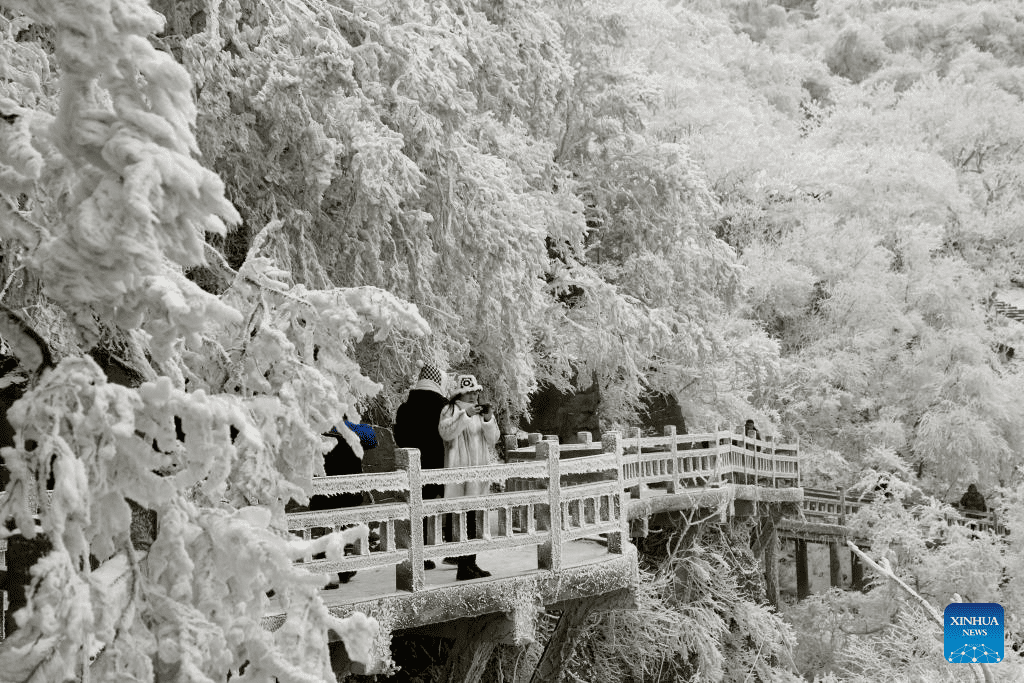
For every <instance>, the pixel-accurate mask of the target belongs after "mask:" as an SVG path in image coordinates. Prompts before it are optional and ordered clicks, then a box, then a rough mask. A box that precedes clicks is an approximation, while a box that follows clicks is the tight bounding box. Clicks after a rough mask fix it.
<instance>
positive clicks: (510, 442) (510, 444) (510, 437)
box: [505, 434, 519, 462]
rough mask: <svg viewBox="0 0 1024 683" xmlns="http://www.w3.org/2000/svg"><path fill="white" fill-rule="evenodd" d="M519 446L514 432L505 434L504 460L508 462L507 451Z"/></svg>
mask: <svg viewBox="0 0 1024 683" xmlns="http://www.w3.org/2000/svg"><path fill="white" fill-rule="evenodd" d="M517 448H519V437H518V436H516V435H515V434H506V435H505V462H508V452H509V451H514V450H515V449H517Z"/></svg>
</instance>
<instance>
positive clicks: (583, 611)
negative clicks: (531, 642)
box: [530, 598, 598, 683]
mask: <svg viewBox="0 0 1024 683" xmlns="http://www.w3.org/2000/svg"><path fill="white" fill-rule="evenodd" d="M597 606H598V602H597V601H596V600H595V599H593V598H588V599H583V600H573V601H571V602H569V603H567V604H566V605H565V607H564V608H563V609H562V616H560V617H559V618H558V625H557V626H555V631H554V633H552V634H551V639H550V640H548V644H547V645H546V646H545V647H544V654H543V655H541V658H540V662H538V664H537V668H536V670H535V671H534V672H533V678H531V679H530V683H560V681H561V680H562V676H563V674H564V669H565V664H566V662H568V661H569V658H570V657H572V651H573V650H574V649H575V648H576V642H577V641H578V640H579V638H580V634H581V633H582V632H583V627H584V626H585V625H586V623H587V617H589V616H590V613H591V612H593V611H594V609H595V608H596V607H597Z"/></svg>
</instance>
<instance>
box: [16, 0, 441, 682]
mask: <svg viewBox="0 0 1024 683" xmlns="http://www.w3.org/2000/svg"><path fill="white" fill-rule="evenodd" d="M0 6H2V7H3V8H4V9H3V13H2V14H0V31H2V32H3V33H4V35H3V37H2V39H0V70H2V71H3V73H2V74H0V114H3V119H2V120H0V194H2V198H0V240H2V242H3V248H4V253H5V255H7V256H17V257H18V258H19V259H20V264H21V267H22V268H23V269H24V271H25V273H27V274H28V276H29V277H30V278H33V281H34V282H35V281H37V282H39V283H40V285H41V288H42V296H40V297H39V299H38V301H37V302H36V306H35V309H34V310H35V319H36V320H37V322H38V320H42V319H45V320H49V321H55V322H54V324H53V326H52V329H53V330H59V335H58V336H59V337H60V344H58V345H57V346H58V347H59V348H58V351H59V353H55V355H57V356H59V358H58V359H57V360H58V362H57V363H56V365H54V366H52V367H50V368H44V369H43V370H42V372H41V373H39V374H37V375H35V376H34V377H33V378H32V379H31V380H29V386H28V387H27V389H26V392H25V394H24V396H23V398H22V399H21V400H20V401H18V402H17V403H16V404H15V405H14V407H13V408H12V409H11V410H10V411H9V413H8V417H9V419H10V421H11V423H12V424H13V425H14V427H15V428H16V435H15V446H14V447H13V448H7V449H5V450H4V452H3V457H4V460H5V462H6V465H7V467H8V468H9V470H10V473H11V482H10V485H9V487H8V490H7V492H6V496H5V497H4V498H3V500H2V503H0V517H2V518H3V519H5V520H8V519H13V520H14V521H15V522H16V523H15V524H10V525H9V529H8V530H7V531H4V532H3V533H5V534H10V533H20V534H22V535H24V536H26V537H30V538H31V537H33V536H35V535H36V534H38V533H43V534H45V535H46V536H47V538H48V539H49V541H50V543H51V544H52V551H51V552H49V553H48V554H47V555H45V556H44V557H43V558H42V559H41V560H40V561H39V562H38V563H37V565H36V566H35V567H34V569H33V570H32V575H33V578H32V584H31V587H30V589H29V592H28V605H27V607H26V608H25V609H23V610H22V611H21V612H20V613H19V614H18V616H17V622H18V626H19V628H18V629H17V630H16V631H15V632H14V633H13V634H12V635H11V637H9V638H8V639H7V640H6V641H3V643H2V644H0V672H2V678H3V680H5V681H26V682H28V681H33V682H36V681H38V682H40V683H41V682H44V681H45V682H52V681H61V680H76V679H83V678H87V677H91V678H92V679H93V680H103V681H169V680H174V681H188V682H196V683H198V682H200V681H203V682H207V681H211V680H221V681H222V680H225V677H226V676H227V675H228V674H229V673H232V674H233V678H232V680H239V681H272V680H277V681H293V682H296V683H298V682H303V683H305V682H312V681H322V680H333V674H332V672H331V667H330V662H329V657H328V650H327V642H328V631H329V630H333V631H335V632H336V633H338V634H339V635H340V636H341V637H342V639H343V640H344V642H345V645H346V647H347V649H348V652H349V655H350V656H351V657H352V659H354V660H357V661H360V660H362V661H365V660H367V659H368V657H369V656H370V655H369V644H370V642H371V640H372V638H373V636H374V634H375V631H376V624H375V623H374V622H373V621H372V620H370V619H367V618H366V617H364V616H362V615H355V616H353V617H351V618H348V619H343V620H339V619H337V618H335V617H332V616H331V615H330V614H329V613H328V612H327V609H326V608H325V607H324V605H323V603H322V601H321V600H320V598H319V597H318V587H319V585H320V584H321V583H322V579H321V577H319V576H316V575H311V574H309V573H308V572H306V571H304V570H302V569H301V568H296V567H295V566H293V564H292V563H293V560H294V559H295V558H297V557H301V556H302V555H304V554H305V553H306V552H309V551H310V550H311V549H310V548H309V547H308V545H307V544H305V543H304V542H302V541H296V540H295V539H294V538H291V537H289V536H288V535H287V534H286V533H285V532H284V531H283V526H284V525H283V521H284V516H283V515H284V513H283V511H284V504H285V503H286V502H287V501H288V500H289V499H291V498H295V499H298V500H304V499H305V498H306V496H307V495H308V493H309V491H310V485H311V477H312V475H313V474H314V473H315V472H316V471H317V470H319V471H320V473H322V460H321V458H320V457H319V456H320V455H321V454H322V453H323V452H324V451H325V443H324V442H323V440H322V438H321V437H320V436H319V435H320V434H321V433H322V432H323V431H326V430H327V429H329V428H330V427H331V426H332V425H335V424H340V423H341V417H342V415H343V414H345V413H347V414H348V415H349V417H356V416H357V415H358V411H357V408H356V402H357V401H358V400H360V399H363V398H365V397H367V396H370V395H372V394H373V393H374V392H376V391H377V390H378V389H379V385H377V384H375V383H374V382H372V381H370V380H369V379H368V378H367V377H365V376H364V375H363V374H362V373H361V372H360V368H359V366H358V365H357V364H356V363H355V362H354V361H353V360H352V345H353V344H354V343H355V342H357V341H359V340H360V339H362V338H363V337H364V335H366V334H367V333H371V332H372V333H373V334H374V335H375V338H378V339H379V338H382V337H383V336H384V335H387V334H388V333H389V332H391V331H392V330H401V331H403V332H404V333H407V334H411V335H418V334H422V333H425V332H426V331H427V327H426V323H425V322H424V320H423V319H422V318H421V317H420V315H419V314H418V312H417V311H416V308H415V307H414V306H411V305H408V304H405V303H403V302H402V301H400V300H398V299H397V298H395V297H394V296H392V295H390V294H389V293H387V292H385V291H384V290H381V289H377V288H373V287H362V288H349V289H323V290H310V289H307V288H306V287H304V286H303V285H300V284H295V282H294V280H293V279H292V278H291V277H290V276H289V273H287V272H285V271H282V270H280V269H278V268H277V267H276V266H275V265H274V263H273V262H272V261H271V260H270V259H269V258H267V257H266V256H264V255H263V254H262V253H261V247H262V244H263V241H264V238H265V237H266V236H267V235H269V234H271V233H273V232H274V231H275V230H278V229H280V227H281V225H282V223H281V222H280V221H276V222H271V223H270V224H268V225H267V226H266V227H265V228H264V229H263V231H262V232H261V233H260V236H259V237H258V238H257V239H255V240H253V242H252V246H251V248H250V250H249V254H248V257H247V258H246V260H245V262H244V264H243V265H242V266H241V267H240V268H239V269H238V270H237V271H232V270H230V269H228V268H227V267H226V266H225V265H224V264H223V263H222V262H218V265H217V267H218V268H220V269H221V270H224V271H225V272H226V273H227V275H226V277H227V278H228V279H229V284H228V285H227V286H226V288H225V289H224V290H223V292H222V293H220V294H219V295H216V296H215V295H213V294H210V293H208V292H206V291H204V290H203V289H201V288H200V287H199V286H197V285H196V284H195V283H193V282H192V281H190V280H189V279H188V278H187V277H186V276H185V274H184V270H185V269H187V268H191V267H194V266H199V265H203V264H205V263H206V262H207V259H208V258H209V257H214V258H216V253H215V252H214V251H213V250H212V249H210V248H209V247H208V245H207V243H206V240H205V238H206V235H207V234H211V233H212V234H220V235H223V234H224V233H225V230H226V228H227V226H228V225H230V224H232V223H235V222H237V221H238V220H239V216H238V213H237V212H236V210H235V208H234V207H233V206H232V204H231V203H230V202H229V201H228V200H227V199H226V198H225V189H224V185H223V183H222V182H221V180H220V179H219V178H218V176H217V175H216V174H214V173H212V172H210V171H209V170H207V169H206V168H204V167H203V165H202V164H201V163H200V161H199V160H198V159H197V146H196V142H195V138H194V135H193V126H194V123H195V119H196V109H195V105H194V102H193V92H192V82H191V80H190V78H189V75H188V74H187V72H186V71H185V70H184V69H183V68H182V67H181V66H180V65H179V64H177V63H176V62H175V61H174V59H173V58H172V57H171V56H170V55H169V54H167V53H165V52H162V51H159V50H157V49H155V48H154V46H153V44H152V43H151V41H150V38H151V36H152V35H153V34H154V33H156V32H157V31H159V30H160V29H161V26H162V22H163V19H162V17H161V16H160V15H158V14H156V13H155V12H153V11H152V10H151V9H150V8H149V6H148V5H147V3H146V2H145V1H144V0H91V1H87V2H48V1H45V0H40V1H28V2H19V1H18V0H12V1H10V2H8V1H7V0H4V1H3V2H0ZM24 31H35V32H37V33H38V35H39V36H40V37H41V40H40V41H23V40H19V39H18V37H19V35H21V34H22V32H24ZM42 44H49V45H51V46H52V51H50V50H44V49H42V47H41V45H42ZM40 311H42V312H43V313H40ZM16 327H17V326H16V325H4V326H3V337H4V340H5V341H6V342H7V343H8V344H9V345H10V346H11V347H12V350H13V352H14V353H15V354H16V355H19V354H20V355H21V356H25V353H26V352H25V350H24V349H23V348H21V347H20V346H19V344H20V338H19V337H18V335H17V334H16V329H15V328H16ZM12 330H13V331H14V332H15V333H14V334H12V333H11V332H12ZM111 336H115V337H116V338H117V339H119V340H121V343H122V345H123V347H124V348H125V349H126V353H128V354H129V355H131V356H132V358H134V359H135V360H136V361H137V363H138V365H139V368H138V369H139V371H140V374H141V375H142V376H143V377H145V378H146V379H147V381H145V382H143V383H142V384H141V385H140V386H138V387H136V388H128V387H124V386H120V385H117V384H113V383H111V382H108V381H107V379H106V377H105V375H104V373H103V371H102V370H101V369H100V367H99V366H98V365H97V364H96V363H95V362H94V361H93V360H92V359H91V358H90V357H89V356H88V355H86V354H85V351H86V350H88V349H89V348H90V347H92V346H93V345H94V344H95V343H96V342H97V341H98V340H99V339H100V338H101V337H104V338H109V337H111ZM26 360H27V359H26ZM348 436H349V437H350V441H351V443H352V445H353V447H354V448H355V449H356V451H357V452H361V451H360V449H359V445H358V440H357V439H356V438H355V436H354V435H351V434H350V435H348ZM51 475H52V477H53V481H54V484H53V489H52V492H51V494H50V496H51V502H50V504H49V505H48V506H47V505H44V506H42V509H41V510H40V513H39V515H38V517H37V518H33V516H32V514H31V513H30V510H31V509H32V508H33V506H34V505H33V503H34V501H35V500H37V499H41V498H43V497H44V496H45V488H46V484H47V480H48V479H49V478H50V477H51ZM129 501H132V502H134V503H136V504H137V505H139V506H142V507H143V508H148V509H150V510H153V511H155V513H156V515H157V517H158V520H159V529H158V533H157V534H156V536H155V539H154V540H153V543H152V546H151V547H150V548H149V550H148V552H140V551H139V550H137V549H135V548H133V545H132V542H131V537H130V525H131V521H132V512H131V507H130V504H129ZM257 505H258V506H259V507H256V506H257ZM352 533H358V532H352ZM340 536H342V535H341V534H334V535H332V536H329V537H325V538H324V539H320V540H318V541H316V542H314V543H316V544H317V546H318V547H317V548H316V549H315V550H313V551H314V552H318V551H323V550H326V551H327V552H328V554H336V553H338V552H340V551H341V549H342V548H343V544H344V539H343V538H341V537H340ZM271 590H273V591H275V592H276V594H277V596H278V598H279V599H280V601H281V604H283V605H284V607H285V609H286V611H287V620H286V622H285V624H284V625H283V626H282V627H281V628H280V629H279V630H277V631H274V632H270V631H267V630H265V629H264V628H263V627H262V625H261V619H262V617H263V615H264V613H265V611H266V608H267V600H268V598H267V592H268V591H271ZM90 662H91V664H90ZM243 666H244V673H241V674H239V671H240V669H242V668H243Z"/></svg>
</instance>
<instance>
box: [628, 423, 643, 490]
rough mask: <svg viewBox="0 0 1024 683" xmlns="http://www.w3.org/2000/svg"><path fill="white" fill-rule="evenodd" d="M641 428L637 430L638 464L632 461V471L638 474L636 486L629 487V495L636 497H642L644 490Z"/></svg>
mask: <svg viewBox="0 0 1024 683" xmlns="http://www.w3.org/2000/svg"><path fill="white" fill-rule="evenodd" d="M640 434H641V432H640V429H639V428H637V430H636V465H633V464H632V463H630V468H629V469H630V472H631V473H633V474H634V475H636V479H637V481H636V486H630V487H629V497H630V498H633V499H636V498H639V497H640V492H641V491H642V490H643V475H644V466H643V464H641V462H640V456H641V449H640Z"/></svg>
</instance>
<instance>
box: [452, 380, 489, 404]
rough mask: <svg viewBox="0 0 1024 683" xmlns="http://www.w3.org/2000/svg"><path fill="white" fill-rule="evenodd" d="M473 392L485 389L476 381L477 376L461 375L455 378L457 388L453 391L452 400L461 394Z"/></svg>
mask: <svg viewBox="0 0 1024 683" xmlns="http://www.w3.org/2000/svg"><path fill="white" fill-rule="evenodd" d="M471 391H483V387H482V386H480V383H479V382H477V381H476V376H475V375H459V376H458V377H456V378H455V388H454V389H453V390H452V398H455V397H456V396H458V395H459V394H468V393H469V392H471Z"/></svg>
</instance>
